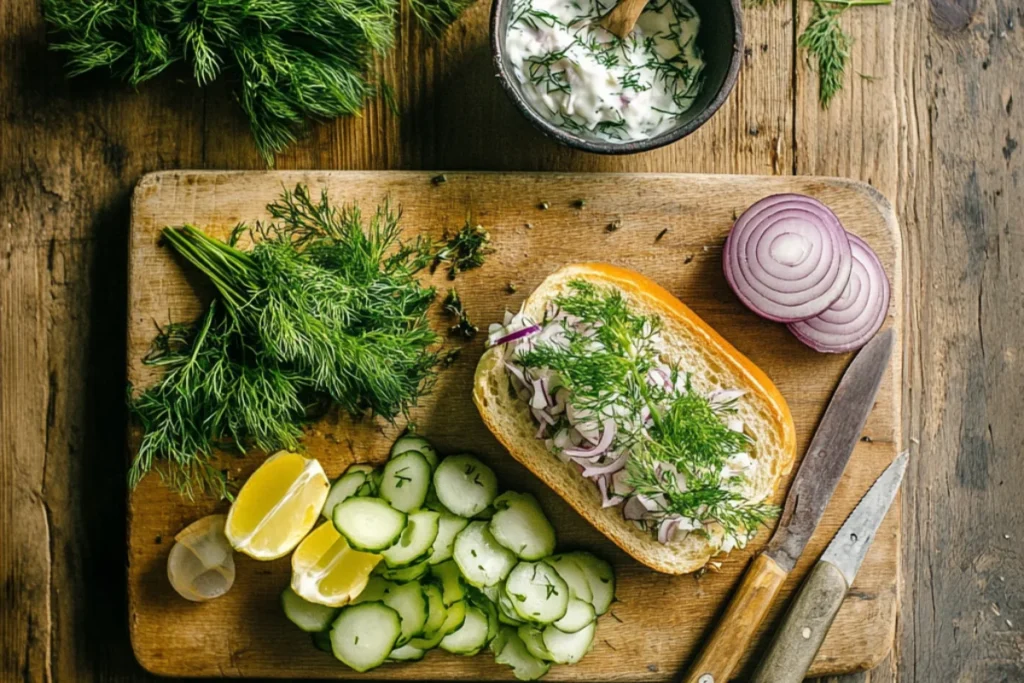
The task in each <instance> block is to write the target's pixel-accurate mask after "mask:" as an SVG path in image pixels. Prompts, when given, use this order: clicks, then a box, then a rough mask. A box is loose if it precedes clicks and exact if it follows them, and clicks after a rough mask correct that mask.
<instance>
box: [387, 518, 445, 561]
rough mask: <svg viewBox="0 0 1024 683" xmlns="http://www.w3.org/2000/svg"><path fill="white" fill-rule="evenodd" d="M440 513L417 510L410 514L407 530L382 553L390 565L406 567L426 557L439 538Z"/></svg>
mask: <svg viewBox="0 0 1024 683" xmlns="http://www.w3.org/2000/svg"><path fill="white" fill-rule="evenodd" d="M440 517H441V515H440V513H437V512H434V511H433V510H417V511H416V512H413V513H411V514H410V515H409V517H408V521H407V522H406V525H405V530H403V531H402V535H401V536H399V538H398V541H397V542H395V544H394V545H392V546H391V547H390V548H387V549H386V550H385V551H384V552H382V553H381V555H383V556H384V562H385V563H387V565H388V567H390V568H394V567H404V566H406V565H409V564H412V563H414V562H416V561H418V560H423V559H425V558H426V557H427V556H428V554H429V553H430V548H431V546H433V545H434V539H435V538H437V527H438V520H439V519H440Z"/></svg>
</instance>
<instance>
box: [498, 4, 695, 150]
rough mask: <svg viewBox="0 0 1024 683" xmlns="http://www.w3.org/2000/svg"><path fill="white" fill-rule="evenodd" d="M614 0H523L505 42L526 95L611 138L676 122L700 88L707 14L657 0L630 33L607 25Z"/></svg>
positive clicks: (570, 122)
mask: <svg viewBox="0 0 1024 683" xmlns="http://www.w3.org/2000/svg"><path fill="white" fill-rule="evenodd" d="M614 5H615V2H614V0H516V2H515V4H514V5H513V8H512V17H511V20H510V21H509V27H508V32H507V34H506V39H505V49H506V52H507V53H508V57H509V61H510V62H511V64H512V69H513V72H514V73H515V77H516V78H517V79H518V80H519V82H520V84H521V90H522V93H523V96H524V97H525V99H526V100H527V101H528V102H529V103H530V106H532V107H533V109H534V110H535V111H537V112H538V113H539V114H540V115H541V116H542V117H544V118H545V119H547V120H548V121H550V122H551V123H553V124H554V125H556V126H558V127H560V128H564V129H565V130H567V131H570V132H572V133H575V134H577V135H580V136H583V137H586V138H589V139H595V140H604V141H610V142H628V141H631V140H643V139H646V138H651V137H654V136H656V135H659V134H660V133H664V132H665V131H668V130H670V129H671V128H673V127H675V125H676V123H677V121H678V119H679V117H680V115H682V114H684V113H685V112H686V111H687V110H688V109H689V108H690V106H691V105H692V104H693V100H694V98H695V97H696V95H697V93H698V91H699V90H700V84H701V78H700V75H701V71H702V69H703V67H704V61H703V60H702V58H701V54H700V51H699V49H698V48H697V45H696V38H697V31H698V29H699V27H700V18H699V17H698V16H697V12H696V11H695V10H694V9H693V7H692V6H690V4H689V3H688V2H687V1H686V0H651V2H650V3H649V4H648V5H647V7H646V8H645V9H644V12H643V14H641V15H640V19H639V20H638V21H637V23H636V28H635V29H634V30H633V31H632V33H630V35H629V36H628V37H626V38H625V39H620V38H619V37H618V36H616V35H614V34H612V33H610V32H609V31H607V30H605V29H604V28H602V27H601V26H600V25H599V23H598V22H599V21H600V20H601V18H602V17H603V16H604V15H605V14H607V13H608V12H609V11H611V9H612V7H614Z"/></svg>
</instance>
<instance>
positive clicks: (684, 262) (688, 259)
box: [683, 254, 693, 266]
mask: <svg viewBox="0 0 1024 683" xmlns="http://www.w3.org/2000/svg"><path fill="white" fill-rule="evenodd" d="M692 260H693V254H687V255H686V258H684V259H683V265H684V266H685V265H686V264H687V263H689V262H690V261H692Z"/></svg>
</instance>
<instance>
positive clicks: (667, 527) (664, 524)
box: [658, 515, 680, 543]
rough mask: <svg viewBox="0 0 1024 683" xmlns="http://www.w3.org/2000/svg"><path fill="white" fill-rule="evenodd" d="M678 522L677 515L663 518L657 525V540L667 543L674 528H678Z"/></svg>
mask: <svg viewBox="0 0 1024 683" xmlns="http://www.w3.org/2000/svg"><path fill="white" fill-rule="evenodd" d="M679 522H680V517H679V516H678V515H674V516H672V517H666V518H665V519H663V520H662V521H661V524H659V525H658V542H659V543H668V542H669V541H671V540H672V537H673V536H674V535H675V531H676V529H678V528H679Z"/></svg>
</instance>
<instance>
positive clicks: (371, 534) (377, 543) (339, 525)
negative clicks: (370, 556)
mask: <svg viewBox="0 0 1024 683" xmlns="http://www.w3.org/2000/svg"><path fill="white" fill-rule="evenodd" d="M332 519H333V520H334V528H336V529H337V530H338V533H340V534H341V535H342V536H344V537H345V540H346V541H348V543H349V545H351V546H352V547H353V548H355V549H356V550H368V551H371V552H374V551H380V550H384V549H385V548H387V547H389V546H391V545H393V544H394V543H395V541H397V540H398V538H399V537H400V536H401V535H402V531H403V530H404V529H405V522H406V516H405V513H404V512H400V511H398V510H396V509H394V508H393V507H391V506H390V505H388V503H387V501H385V500H382V499H380V498H349V499H348V500H346V501H344V502H342V503H339V504H338V505H336V506H335V507H334V513H333V517H332Z"/></svg>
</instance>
